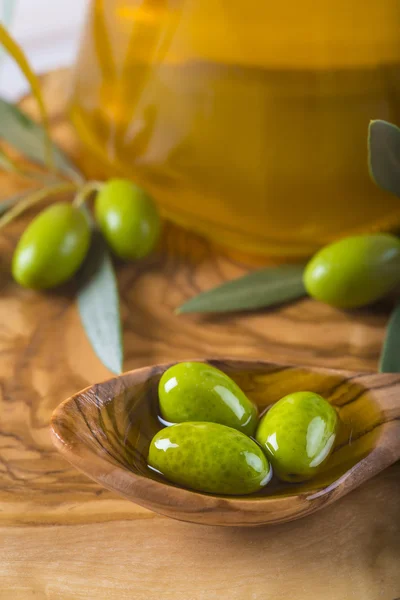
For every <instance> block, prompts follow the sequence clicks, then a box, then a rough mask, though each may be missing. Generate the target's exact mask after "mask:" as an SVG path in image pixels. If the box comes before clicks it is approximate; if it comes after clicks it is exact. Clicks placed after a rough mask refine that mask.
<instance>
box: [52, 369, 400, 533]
mask: <svg viewBox="0 0 400 600" xmlns="http://www.w3.org/2000/svg"><path fill="white" fill-rule="evenodd" d="M201 362H207V363H210V364H212V365H214V366H215V367H217V368H219V369H221V370H222V371H224V372H225V373H227V374H228V375H229V376H230V377H232V378H233V379H234V380H235V381H236V382H237V383H238V385H239V386H240V387H241V388H242V389H243V390H244V392H245V393H247V395H248V396H249V397H250V398H251V399H252V400H253V401H254V402H255V403H256V404H257V405H258V407H259V410H260V413H261V412H263V411H265V409H266V408H267V407H268V406H269V405H270V404H272V403H273V402H276V401H277V400H278V399H279V398H281V397H282V396H284V395H286V394H289V393H291V392H295V391H302V390H308V391H313V392H316V393H319V394H321V395H322V396H323V397H324V398H326V399H327V400H329V402H331V403H332V404H333V405H334V406H335V407H336V409H337V410H338V413H339V415H340V417H341V420H342V423H343V426H342V427H341V431H340V434H339V436H338V439H337V444H336V446H335V450H334V452H333V454H332V455H331V457H330V459H329V460H328V462H327V463H326V465H325V466H324V468H323V470H322V471H321V472H320V473H319V474H318V475H317V477H315V478H314V479H312V480H311V481H308V482H305V483H301V484H297V483H296V484H285V483H279V482H278V481H275V480H274V479H273V480H272V482H271V483H270V484H268V485H267V486H266V488H264V490H262V491H261V492H259V493H257V494H253V495H250V496H216V495H211V494H203V493H199V492H194V491H191V490H189V489H183V488H181V487H177V486H176V485H174V484H172V483H169V482H168V481H166V480H165V479H163V478H162V476H159V475H158V474H157V473H155V472H153V471H152V470H150V469H149V468H148V466H147V451H148V447H149V444H150V441H151V439H152V437H153V435H154V434H155V433H156V431H158V430H159V429H160V427H161V424H160V422H159V420H158V415H157V411H158V397H157V386H158V381H159V379H160V377H161V375H162V373H163V372H164V371H165V370H166V369H167V368H168V367H170V366H171V364H165V365H157V366H154V367H145V368H141V369H136V370H134V371H130V372H128V373H124V374H123V375H120V376H119V377H115V378H113V379H110V380H109V381H105V382H104V383H99V384H96V385H93V386H90V387H88V388H86V389H85V390H83V391H81V392H79V393H78V394H75V395H74V396H72V397H71V398H69V399H68V400H66V401H65V402H63V403H62V404H61V405H60V406H59V407H58V408H57V409H56V410H55V412H54V413H53V416H52V421H51V432H52V439H53V442H54V444H55V446H56V447H57V449H58V450H59V451H60V452H61V454H63V455H64V456H65V458H66V459H67V460H68V461H69V462H70V463H72V464H73V465H74V466H75V467H77V468H78V469H79V470H80V471H82V472H83V473H85V474H86V475H88V476H89V477H91V478H92V479H94V480H95V481H97V482H98V483H100V484H101V485H103V486H104V487H106V488H108V489H109V490H112V491H115V492H117V493H118V494H121V495H122V496H125V497H126V498H128V499H129V500H131V501H132V502H136V503H137V504H140V505H141V506H144V507H146V508H148V509H150V510H153V511H155V512H157V513H161V514H163V515H166V516H168V517H172V518H175V519H179V520H182V521H191V522H194V523H203V524H208V525H228V526H250V525H252V526H254V525H263V524H267V523H283V522H285V521H290V520H293V519H298V518H299V517H304V516H306V515H310V514H311V513H313V512H315V511H317V510H319V509H321V508H323V507H325V506H327V505H328V504H331V503H332V502H335V500H338V499H339V498H341V497H342V496H344V495H345V494H347V493H349V492H350V491H351V490H353V489H354V488H356V487H358V486H359V485H360V484H362V483H363V482H364V481H366V480H367V479H369V478H371V477H373V476H374V475H375V474H377V473H379V472H380V471H382V470H383V469H386V467H388V466H389V465H391V464H393V463H394V462H396V461H397V460H398V459H399V458H400V374H376V373H374V374H369V373H351V372H346V371H335V370H328V369H320V368H313V367H299V366H289V365H277V364H272V363H269V362H263V361H251V360H249V361H247V360H230V359H227V360H211V359H210V360H207V359H202V361H201Z"/></svg>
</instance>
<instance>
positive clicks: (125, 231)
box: [94, 179, 161, 260]
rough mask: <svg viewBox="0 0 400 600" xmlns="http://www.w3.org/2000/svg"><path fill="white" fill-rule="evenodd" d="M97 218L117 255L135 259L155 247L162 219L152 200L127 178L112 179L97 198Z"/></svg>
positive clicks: (143, 255) (126, 258)
mask: <svg viewBox="0 0 400 600" xmlns="http://www.w3.org/2000/svg"><path fill="white" fill-rule="evenodd" d="M94 210H95V217H96V221H97V223H98V225H99V227H100V229H101V232H102V234H103V236H104V237H105V239H106V241H107V243H108V245H109V246H110V248H111V249H112V251H113V252H114V254H115V255H116V256H118V257H119V258H122V259H124V260H135V259H138V258H143V257H145V256H147V255H148V254H149V253H150V252H151V250H153V248H154V246H155V244H156V243H157V240H158V238H159V234H160V228H161V221H160V216H159V213H158V211H157V207H156V205H155V204H154V202H153V200H152V199H151V198H150V196H148V195H147V194H146V193H145V192H144V191H143V190H141V189H140V188H138V187H136V186H135V185H134V184H133V183H132V182H131V181H127V180H125V179H111V180H110V181H108V182H107V183H105V184H104V185H103V187H102V188H101V190H100V191H99V192H98V194H97V196H96V200H95V208H94Z"/></svg>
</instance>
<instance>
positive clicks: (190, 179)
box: [72, 0, 400, 258]
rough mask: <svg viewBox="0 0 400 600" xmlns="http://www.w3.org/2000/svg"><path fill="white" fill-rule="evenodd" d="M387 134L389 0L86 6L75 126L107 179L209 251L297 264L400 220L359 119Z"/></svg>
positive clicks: (155, 1) (398, 91) (392, 4)
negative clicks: (194, 235) (154, 205)
mask: <svg viewBox="0 0 400 600" xmlns="http://www.w3.org/2000/svg"><path fill="white" fill-rule="evenodd" d="M375 118H381V119H386V120H389V121H392V122H397V123H399V122H400V4H399V2H398V0H379V2H378V1H377V0H353V1H352V2H349V1H348V0H302V2H298V1H297V0H287V1H286V2H276V1H275V0H274V1H272V0H248V1H247V2H245V3H244V2H242V0H94V1H93V2H92V5H91V10H90V13H89V15H88V19H87V25H86V28H85V31H84V34H83V37H82V44H81V49H80V53H79V57H78V62H77V66H76V69H75V75H74V86H73V96H72V119H73V122H74V124H75V127H76V129H77V131H78V133H79V135H80V137H81V139H82V140H83V141H84V142H85V143H86V145H87V146H88V147H89V148H90V150H91V151H92V152H93V153H95V154H96V155H97V156H98V157H100V158H101V159H102V160H103V161H104V165H105V166H107V170H108V172H110V171H111V172H113V173H115V174H121V175H124V176H129V177H132V178H133V179H134V180H135V181H137V182H138V183H139V184H140V185H141V186H142V187H144V188H145V189H146V190H147V191H148V192H149V193H151V194H152V195H153V196H154V198H155V199H156V201H157V202H158V203H159V205H160V206H161V207H162V209H163V210H164V212H165V214H166V215H167V216H168V217H169V218H171V219H172V220H173V221H175V222H177V223H179V224H182V225H184V226H185V227H187V228H189V229H191V230H194V231H196V232H199V233H201V234H203V235H205V236H207V237H208V238H209V239H211V240H213V241H214V242H217V243H218V244H222V245H225V246H227V247H231V248H234V249H236V250H240V251H245V252H251V253H257V254H261V255H265V256H280V257H282V256H283V257H287V258H293V257H295V258H296V257H301V256H306V255H308V254H310V253H312V252H313V251H315V250H316V249H317V248H318V247H320V246H321V245H324V244H326V243H328V242H330V241H332V240H334V239H336V238H338V237H342V236H344V235H348V234H352V233H356V232H368V231H375V230H378V229H390V228H393V227H395V226H397V225H399V224H400V201H399V200H398V199H397V198H395V197H393V196H391V195H390V194H388V193H385V192H383V191H381V190H379V189H378V188H377V187H376V186H375V185H374V184H373V182H372V181H371V179H370V176H369V173H368V161H367V133H368V123H369V121H370V120H371V119H375Z"/></svg>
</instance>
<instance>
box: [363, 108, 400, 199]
mask: <svg viewBox="0 0 400 600" xmlns="http://www.w3.org/2000/svg"><path fill="white" fill-rule="evenodd" d="M368 163H369V171H370V175H371V177H372V179H373V180H374V181H375V183H376V184H377V185H378V186H379V187H381V188H382V189H384V190H386V191H387V192H390V193H392V194H394V195H395V196H399V197H400V129H399V128H398V127H396V125H393V124H392V123H388V122H387V121H379V120H377V121H371V122H370V124H369V129H368Z"/></svg>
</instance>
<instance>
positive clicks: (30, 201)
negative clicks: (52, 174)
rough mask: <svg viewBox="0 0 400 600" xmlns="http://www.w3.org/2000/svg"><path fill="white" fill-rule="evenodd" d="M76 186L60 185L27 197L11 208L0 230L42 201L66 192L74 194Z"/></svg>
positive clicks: (0, 223) (70, 184) (43, 189)
mask: <svg viewBox="0 0 400 600" xmlns="http://www.w3.org/2000/svg"><path fill="white" fill-rule="evenodd" d="M76 187H77V186H76V184H74V183H70V182H68V183H67V182H65V183H59V184H57V185H54V186H52V187H50V186H49V187H45V188H42V189H40V190H37V191H36V192H33V193H32V194H29V195H28V196H25V197H24V198H23V199H22V200H21V201H20V202H18V204H17V205H16V206H14V207H13V208H10V210H8V211H7V212H6V213H5V215H3V217H2V218H0V230H1V229H3V227H5V226H6V225H8V224H9V223H10V222H11V221H13V220H14V219H15V218H16V217H18V216H19V215H21V214H22V213H23V212H25V211H26V210H27V209H28V208H31V207H32V206H35V205H36V204H38V203H39V202H41V201H42V200H46V199H47V198H49V197H50V196H55V195H57V194H63V193H66V192H72V191H74V190H76Z"/></svg>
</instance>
